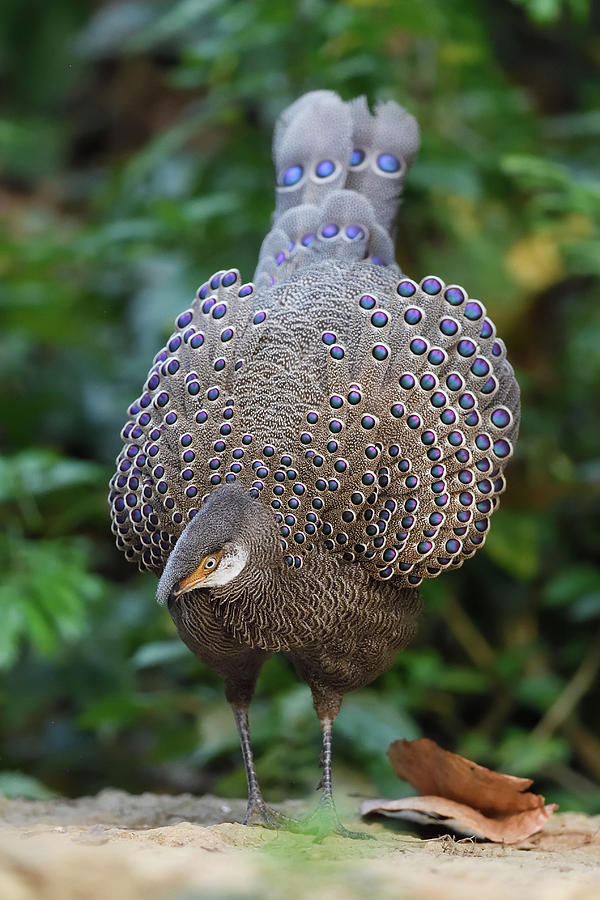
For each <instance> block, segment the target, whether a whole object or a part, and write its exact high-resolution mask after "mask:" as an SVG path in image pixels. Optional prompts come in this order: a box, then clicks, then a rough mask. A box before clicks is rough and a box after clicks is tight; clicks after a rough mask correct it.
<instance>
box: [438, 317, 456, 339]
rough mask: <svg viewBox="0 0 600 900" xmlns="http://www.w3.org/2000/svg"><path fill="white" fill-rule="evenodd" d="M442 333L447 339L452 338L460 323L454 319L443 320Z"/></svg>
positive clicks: (441, 324)
mask: <svg viewBox="0 0 600 900" xmlns="http://www.w3.org/2000/svg"><path fill="white" fill-rule="evenodd" d="M440 331H441V332H442V334H445V335H446V336H447V337H452V335H454V334H456V332H457V331H458V323H457V322H455V321H454V319H442V321H441V322H440Z"/></svg>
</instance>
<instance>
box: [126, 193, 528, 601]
mask: <svg viewBox="0 0 600 900" xmlns="http://www.w3.org/2000/svg"><path fill="white" fill-rule="evenodd" d="M329 196H331V195H329ZM347 209H348V206H347V205H344V204H341V205H340V207H339V209H338V211H341V212H342V213H343V212H344V211H346V212H347ZM334 211H335V210H334ZM321 212H322V213H323V216H322V219H321V231H320V233H318V234H317V237H316V238H315V242H316V243H317V245H326V246H327V248H332V247H335V244H336V242H338V243H339V244H340V245H341V246H342V248H343V250H344V253H345V250H346V248H345V247H344V246H343V244H342V242H343V241H344V240H345V239H344V231H343V228H342V227H341V226H342V225H343V222H344V217H343V216H342V215H340V216H339V218H338V221H335V217H334V215H333V212H332V208H331V207H329V208H327V207H326V208H325V210H322V211H321ZM284 215H285V214H284ZM282 218H283V217H282ZM338 223H339V224H338ZM327 224H332V225H334V226H336V228H337V231H336V232H335V233H331V234H330V235H329V236H327V235H326V234H323V226H324V225H327ZM330 231H332V232H333V229H330ZM344 253H340V255H339V256H336V254H335V252H331V251H330V250H329V249H328V250H327V252H326V253H325V251H321V252H316V253H314V255H313V256H311V258H310V261H307V262H306V263H305V264H304V265H302V266H300V267H298V268H297V269H296V270H294V271H292V273H291V275H290V276H289V277H288V278H287V279H286V280H285V281H283V283H281V284H278V285H274V286H272V287H270V288H264V289H263V290H261V291H259V290H257V288H256V287H255V286H254V285H253V284H242V283H241V280H240V276H239V273H238V272H237V271H236V270H229V271H221V272H218V273H216V274H215V275H214V276H213V277H212V278H211V279H210V280H209V281H208V282H207V283H206V284H204V285H202V287H201V288H200V289H199V291H198V292H197V295H196V297H195V299H194V301H193V302H192V304H191V306H190V308H189V309H188V310H186V311H184V312H183V313H181V315H179V316H178V317H177V320H176V323H175V331H174V332H173V334H172V335H171V337H170V338H169V340H168V341H167V344H166V346H165V347H164V348H163V349H162V350H161V351H160V353H158V354H157V356H156V358H155V361H154V365H153V366H152V368H151V370H150V373H149V376H148V379H147V381H146V384H145V388H144V391H143V392H142V394H141V396H140V397H139V398H138V400H136V401H135V403H133V404H132V405H131V406H130V408H129V420H128V422H127V424H126V425H125V428H124V429H123V433H122V437H123V441H124V446H123V449H122V452H121V453H120V455H119V458H118V460H117V471H116V473H115V475H114V477H113V479H112V481H111V492H110V500H111V504H112V520H113V530H114V531H115V534H116V536H117V543H118V545H119V546H120V547H121V548H122V549H123V550H124V552H125V555H126V556H127V557H128V558H129V559H131V560H135V561H137V562H138V564H139V566H140V567H141V568H143V569H150V570H153V571H155V572H157V573H160V572H161V571H162V569H163V568H164V565H165V562H166V559H167V557H168V555H169V553H170V551H171V550H172V549H173V547H174V545H175V543H176V541H177V538H178V537H179V535H180V534H181V532H182V531H183V529H184V527H185V525H186V524H187V522H188V521H189V520H190V519H191V518H193V516H194V515H195V513H196V511H197V509H198V507H199V504H200V503H201V502H202V500H203V499H204V498H205V497H206V496H208V494H209V493H210V492H211V491H212V490H213V489H214V488H216V487H217V486H218V485H220V484H223V483H230V482H232V481H234V480H240V481H241V482H242V483H243V484H244V485H246V486H247V487H248V489H249V490H250V492H251V494H252V495H253V496H255V497H257V498H260V500H261V501H262V502H264V503H265V504H266V505H268V506H269V507H270V508H271V509H272V512H273V515H274V516H275V518H276V520H277V522H278V523H279V527H280V533H281V548H282V554H283V555H284V557H285V560H286V562H287V564H288V565H289V566H294V567H297V568H301V567H302V565H303V564H304V562H305V560H306V556H307V554H310V553H312V552H314V550H315V548H316V547H317V546H320V547H321V548H323V547H324V548H325V549H326V550H328V551H329V552H330V553H332V554H337V555H340V556H341V558H343V560H345V561H346V562H347V563H348V565H349V566H356V565H358V566H361V567H362V568H363V569H364V570H366V571H367V572H368V573H369V574H370V575H371V576H372V577H373V578H375V579H379V580H387V579H391V578H394V579H395V580H396V579H397V580H398V584H405V585H406V586H407V587H416V586H417V585H418V584H419V583H420V582H421V580H422V579H423V578H424V577H435V576H436V575H438V574H439V573H440V572H441V571H443V570H444V569H446V568H448V567H456V566H460V565H461V564H462V563H463V562H464V560H465V559H466V558H468V557H469V556H472V555H473V554H474V553H475V552H476V550H477V549H478V548H479V547H481V546H482V544H483V543H484V541H485V538H486V534H487V531H488V527H489V520H490V516H491V514H492V513H493V511H494V510H495V509H496V508H497V505H498V501H499V495H500V494H501V493H502V491H503V490H504V485H505V482H504V476H503V470H504V467H505V465H506V462H507V460H508V459H509V458H510V456H511V454H512V451H513V444H514V440H515V438H516V435H517V431H518V423H519V392H518V386H517V383H516V381H515V378H514V374H513V370H512V367H511V366H510V364H509V363H508V361H507V359H506V353H505V348H504V345H503V343H502V341H501V340H499V339H498V338H497V337H496V331H495V327H494V325H493V323H492V322H491V320H490V319H489V318H488V316H487V314H486V310H485V307H484V305H483V304H482V303H481V302H480V301H478V300H474V299H470V298H469V297H468V295H467V294H466V291H465V290H464V289H463V288H461V287H460V286H457V285H445V284H444V282H443V281H442V280H441V279H439V278H437V277H435V276H428V277H426V278H424V279H423V280H422V281H421V282H420V283H416V282H414V281H412V280H411V279H409V278H406V277H404V276H402V275H401V274H400V273H399V270H398V269H397V268H396V267H395V266H393V265H391V266H389V267H386V266H381V265H374V264H373V262H372V261H371V262H369V261H365V260H354V261H352V260H347V258H346V257H345V256H344ZM324 254H325V255H324Z"/></svg>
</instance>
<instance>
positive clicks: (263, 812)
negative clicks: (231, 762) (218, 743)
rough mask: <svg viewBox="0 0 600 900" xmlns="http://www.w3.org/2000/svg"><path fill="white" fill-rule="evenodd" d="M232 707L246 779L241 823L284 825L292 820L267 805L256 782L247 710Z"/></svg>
mask: <svg viewBox="0 0 600 900" xmlns="http://www.w3.org/2000/svg"><path fill="white" fill-rule="evenodd" d="M232 708H233V715H234V717H235V724H236V725H237V730H238V734H239V736H240V746H241V748H242V756H243V758H244V767H245V769H246V779H247V781H248V806H247V807H246V815H245V816H244V818H243V819H242V825H264V826H265V828H281V827H282V826H284V827H285V826H287V825H289V824H290V822H291V821H292V820H291V819H289V818H288V817H287V816H284V815H283V814H282V813H279V812H277V811H276V810H274V809H271V807H269V806H267V804H266V803H265V801H264V799H263V795H262V791H261V789H260V786H259V784H258V778H257V777H256V769H255V767H254V755H253V753H252V745H251V743H250V728H249V726H248V710H247V709H246V708H243V707H239V706H233V707H232Z"/></svg>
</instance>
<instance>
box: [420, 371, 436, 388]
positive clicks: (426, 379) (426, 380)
mask: <svg viewBox="0 0 600 900" xmlns="http://www.w3.org/2000/svg"><path fill="white" fill-rule="evenodd" d="M435 383H436V379H435V376H434V375H431V373H430V372H426V373H425V375H423V376H422V378H421V381H420V385H421V387H422V388H423V390H424V391H430V390H431V389H432V388H433V387H435Z"/></svg>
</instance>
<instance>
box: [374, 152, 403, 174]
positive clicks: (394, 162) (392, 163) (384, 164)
mask: <svg viewBox="0 0 600 900" xmlns="http://www.w3.org/2000/svg"><path fill="white" fill-rule="evenodd" d="M377 165H378V166H379V168H380V169H381V171H382V172H389V173H390V174H393V173H394V172H397V171H398V170H399V169H400V160H399V159H398V157H397V156H394V155H393V154H392V153H380V154H379V156H378V157H377Z"/></svg>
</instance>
